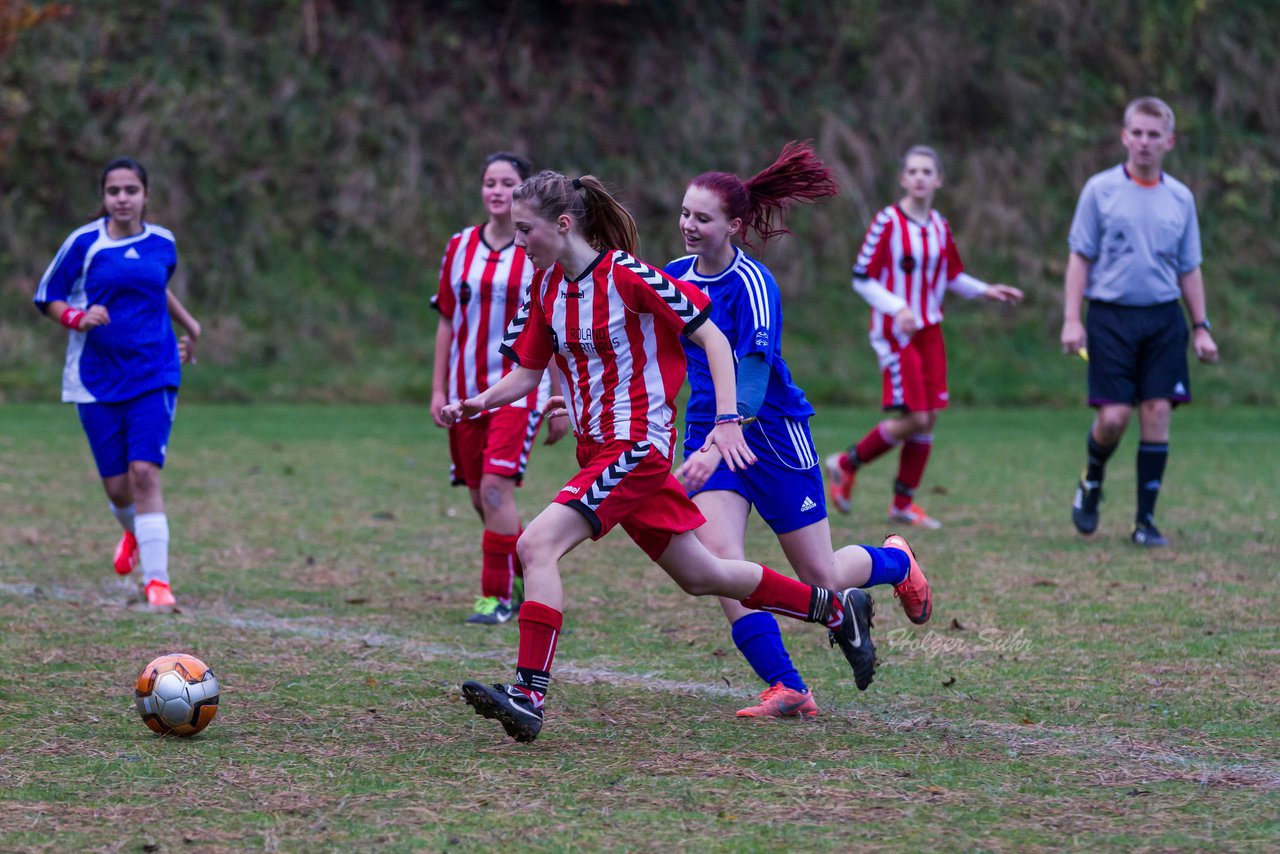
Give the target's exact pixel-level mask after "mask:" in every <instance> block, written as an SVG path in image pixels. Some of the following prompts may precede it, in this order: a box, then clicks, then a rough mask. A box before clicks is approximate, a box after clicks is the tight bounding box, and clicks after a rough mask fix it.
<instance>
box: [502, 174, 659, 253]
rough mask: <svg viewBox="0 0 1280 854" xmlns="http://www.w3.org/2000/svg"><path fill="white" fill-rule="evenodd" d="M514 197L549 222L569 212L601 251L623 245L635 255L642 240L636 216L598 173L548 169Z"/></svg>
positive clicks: (524, 185) (514, 194) (526, 184)
mask: <svg viewBox="0 0 1280 854" xmlns="http://www.w3.org/2000/svg"><path fill="white" fill-rule="evenodd" d="M511 200H512V201H514V202H523V203H524V204H526V205H528V206H529V207H530V208H532V209H533V212H534V213H536V214H537V215H538V217H539V218H540V219H544V220H547V221H548V222H551V221H554V220H555V219H556V218H557V217H559V216H561V215H562V214H568V215H569V216H570V217H572V218H573V220H574V222H575V223H576V224H577V227H578V229H579V231H580V232H581V233H582V236H583V237H584V238H585V239H586V241H587V242H588V243H590V244H591V245H592V246H593V247H595V248H596V249H599V250H601V251H604V250H608V249H621V250H623V251H624V252H628V253H630V254H632V255H634V254H635V252H636V247H637V246H639V244H640V234H639V231H638V230H637V229H636V221H635V219H634V218H633V217H632V216H631V214H630V212H628V211H627V209H626V208H624V207H623V206H622V205H621V204H620V203H619V202H618V200H617V199H615V198H614V197H613V196H611V195H609V191H608V190H606V189H605V188H604V184H602V183H601V182H600V179H599V178H597V177H595V176H594V175H584V176H582V177H581V178H572V179H570V178H566V177H565V176H564V175H561V174H560V173H559V172H553V171H551V170H550V169H545V170H543V171H541V172H539V173H538V174H536V175H534V176H533V177H532V178H529V179H528V180H526V181H525V182H524V183H523V184H521V185H520V186H519V187H516V188H515V190H513V191H512V193H511Z"/></svg>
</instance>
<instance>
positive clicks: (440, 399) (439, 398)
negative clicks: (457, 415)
mask: <svg viewBox="0 0 1280 854" xmlns="http://www.w3.org/2000/svg"><path fill="white" fill-rule="evenodd" d="M447 403H448V401H447V400H446V399H445V396H444V392H442V391H433V392H432V393H431V420H432V421H434V422H435V425H436V426H437V427H448V426H449V425H448V424H446V423H445V422H444V418H443V417H441V412H442V411H443V410H444V408H445V405H446V404H447Z"/></svg>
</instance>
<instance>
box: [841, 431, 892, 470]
mask: <svg viewBox="0 0 1280 854" xmlns="http://www.w3.org/2000/svg"><path fill="white" fill-rule="evenodd" d="M897 444H898V440H897V439H894V438H893V437H891V436H886V435H885V433H884V429H883V428H881V426H880V425H879V424H877V425H876V426H874V427H872V428H871V432H869V433H867V435H865V436H863V437H862V439H860V440H859V441H858V444H856V445H854V447H853V456H855V457H857V458H858V459H857V464H858V465H862V464H863V463H869V462H871V461H872V460H874V459H875V458H876V457H879V456H882V455H883V454H885V453H888V452H889V451H890V450H892V449H893V447H894V446H896V445H897ZM851 462H852V461H851Z"/></svg>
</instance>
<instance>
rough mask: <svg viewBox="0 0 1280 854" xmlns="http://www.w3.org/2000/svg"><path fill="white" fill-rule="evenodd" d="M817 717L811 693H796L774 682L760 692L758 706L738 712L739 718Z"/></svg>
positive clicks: (816, 705) (815, 704) (816, 708)
mask: <svg viewBox="0 0 1280 854" xmlns="http://www.w3.org/2000/svg"><path fill="white" fill-rule="evenodd" d="M817 716H818V704H817V703H815V702H814V701H813V692H812V691H803V692H801V691H796V690H794V689H792V688H788V687H787V686H786V685H783V684H782V683H781V682H775V683H774V684H773V685H770V686H769V687H768V688H765V689H764V690H763V691H761V692H760V705H758V706H748V707H747V708H745V709H739V710H738V717H740V718H795V717H809V718H815V717H817Z"/></svg>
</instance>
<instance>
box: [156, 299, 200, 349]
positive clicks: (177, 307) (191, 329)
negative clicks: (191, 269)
mask: <svg viewBox="0 0 1280 854" xmlns="http://www.w3.org/2000/svg"><path fill="white" fill-rule="evenodd" d="M164 296H165V300H166V302H168V304H169V316H170V317H172V318H173V321H174V322H175V323H177V324H178V325H179V326H181V327H182V328H183V329H185V330H186V331H187V334H186V335H182V336H180V337H179V338H178V361H179V362H182V363H183V364H186V363H188V362H190V363H191V364H193V365H194V364H195V362H196V342H197V341H199V340H200V331H201V330H200V321H198V320H196V319H195V318H194V317H192V316H191V312H189V311H187V307H186V306H185V305H183V304H182V300H180V299H178V295H177V294H175V293H174V292H173V291H171V290H170V289H169V288H165V289H164Z"/></svg>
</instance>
